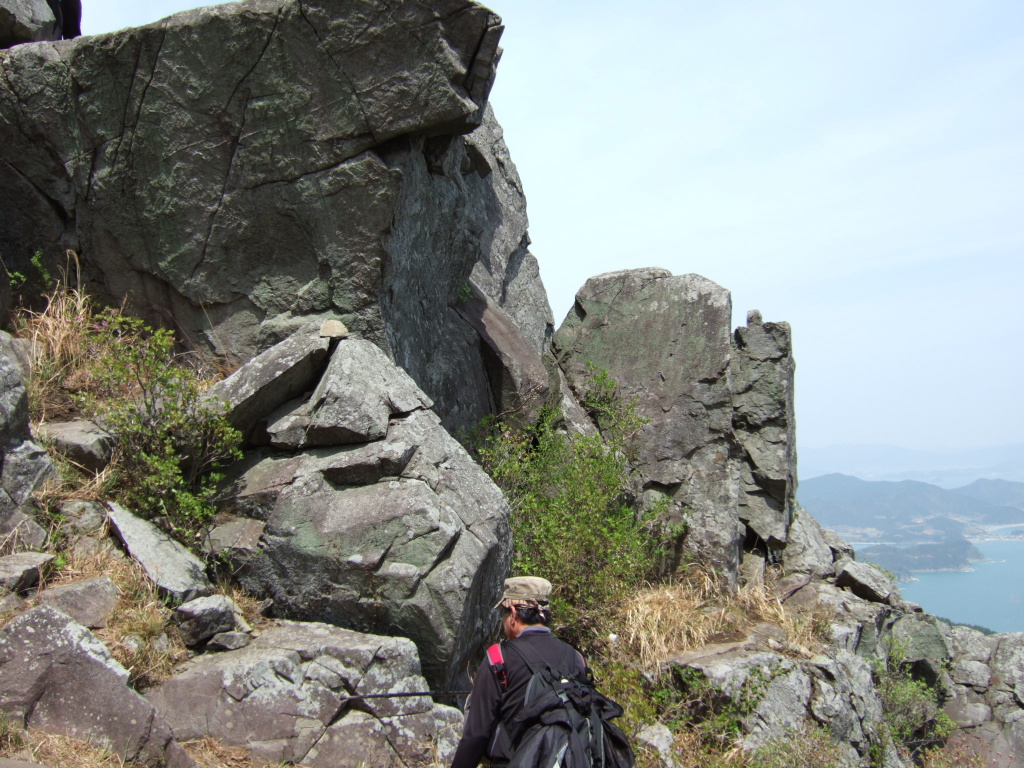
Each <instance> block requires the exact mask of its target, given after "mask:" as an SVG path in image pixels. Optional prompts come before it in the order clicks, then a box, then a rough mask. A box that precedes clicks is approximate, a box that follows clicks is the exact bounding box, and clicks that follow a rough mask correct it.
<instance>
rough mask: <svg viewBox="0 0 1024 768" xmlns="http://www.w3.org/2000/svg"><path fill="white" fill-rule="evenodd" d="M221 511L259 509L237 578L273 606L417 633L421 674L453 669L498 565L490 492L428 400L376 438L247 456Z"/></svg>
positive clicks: (441, 676) (487, 603) (479, 618)
mask: <svg viewBox="0 0 1024 768" xmlns="http://www.w3.org/2000/svg"><path fill="white" fill-rule="evenodd" d="M249 463H250V466H249V467H248V469H246V471H244V473H242V474H241V475H240V476H239V477H238V478H237V479H236V480H235V482H234V483H233V485H232V487H231V490H230V491H229V493H228V494H227V495H226V500H225V504H226V505H228V506H230V507H231V511H233V512H235V513H236V514H237V513H245V514H247V515H249V516H251V517H254V518H259V519H265V520H266V529H265V531H264V534H263V542H262V547H261V550H260V551H259V553H257V554H254V555H252V556H251V557H249V558H248V559H246V560H245V561H244V562H243V563H242V564H241V566H240V570H239V572H238V578H239V579H240V580H241V582H242V583H243V584H244V585H245V586H247V587H248V588H249V589H251V590H254V591H255V592H256V593H258V594H259V593H262V594H266V595H267V596H269V597H271V598H272V599H273V600H274V611H275V614H276V615H278V616H283V617H286V618H292V619H302V620H315V621H328V622H330V623H332V624H338V625H342V626H346V627H352V628H355V629H360V630H365V631H372V630H376V631H384V630H387V631H389V632H397V633H400V634H402V635H405V636H407V637H410V638H412V639H413V640H414V641H416V643H417V645H418V646H419V648H420V649H421V650H420V653H421V656H422V657H423V660H424V666H425V668H426V671H427V676H428V678H431V680H432V682H434V684H440V685H450V684H455V682H454V681H455V680H456V679H459V680H463V676H464V675H465V672H464V670H465V667H466V663H467V662H468V661H469V659H470V658H471V657H473V655H474V654H477V653H479V652H481V649H480V648H479V647H478V645H479V643H480V642H481V640H480V638H482V637H484V636H485V635H486V634H487V627H489V626H491V625H492V624H493V615H492V614H493V612H492V611H491V605H493V600H494V597H493V595H494V594H496V592H497V591H498V585H500V583H501V579H502V578H504V575H505V572H506V569H507V567H508V558H509V554H510V553H509V550H508V543H507V538H506V531H507V528H506V525H507V523H506V515H507V506H506V505H505V501H504V499H503V498H502V496H501V493H500V491H499V490H498V489H497V488H496V487H495V486H494V485H493V483H492V482H491V481H490V479H489V478H488V477H487V476H486V475H485V474H484V473H483V471H482V470H481V469H480V468H479V467H478V466H477V465H476V464H475V463H473V461H472V460H471V459H470V457H469V456H468V455H467V454H466V453H465V451H464V450H463V449H462V447H461V446H460V445H459V444H458V443H457V442H456V441H455V440H453V439H452V438H451V437H450V436H449V435H448V433H447V432H446V431H445V430H444V428H443V427H441V425H440V422H439V420H438V419H437V417H436V416H434V414H432V413H430V412H428V411H415V412H413V413H412V414H410V415H409V416H407V417H405V418H402V419H395V420H393V423H392V424H391V426H390V427H389V429H388V433H387V436H386V438H384V439H383V440H379V441H376V442H373V443H368V444H366V445H363V446H353V447H338V448H330V449H317V450H314V451H308V452H306V453H303V454H299V455H297V456H292V455H281V454H267V455H266V456H265V458H262V459H260V458H259V457H258V456H254V457H253V459H252V460H250V462H249Z"/></svg>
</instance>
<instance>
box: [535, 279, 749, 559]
mask: <svg viewBox="0 0 1024 768" xmlns="http://www.w3.org/2000/svg"><path fill="white" fill-rule="evenodd" d="M730 322H731V299H730V297H729V292H728V291H726V290H725V289H724V288H721V287H720V286H718V285H716V284H715V283H712V282H711V281H710V280H707V279H705V278H703V277H700V276H699V275H682V276H679V277H673V276H672V274H671V273H670V272H668V271H667V270H664V269H637V270H629V271H623V272H610V273H608V274H604V275H598V276H597V277H592V278H590V279H589V280H588V281H587V282H586V284H585V285H584V286H583V287H582V288H581V289H580V290H579V292H578V293H577V294H576V303H575V305H574V307H573V309H572V310H571V311H570V312H569V314H568V315H567V316H566V318H565V321H564V322H563V323H562V325H561V327H560V328H559V329H558V331H557V332H556V333H555V336H554V339H553V343H552V349H553V351H554V354H555V357H556V359H557V360H558V364H559V366H560V367H561V369H562V371H563V372H564V374H565V376H566V379H567V380H568V382H569V385H570V386H571V387H572V389H573V391H574V392H575V393H576V394H577V396H582V394H583V393H584V392H585V391H586V388H587V386H588V384H589V381H590V377H591V372H590V366H591V365H593V366H596V367H597V368H600V369H605V370H607V371H608V372H609V373H610V374H611V376H612V378H614V379H615V380H616V381H617V382H618V383H619V389H620V393H621V396H622V397H623V398H624V399H626V400H630V399H632V398H636V399H637V401H638V404H639V413H640V415H641V416H643V417H645V418H647V419H648V423H647V424H646V425H645V426H643V427H642V428H641V429H640V431H639V433H638V435H637V437H636V445H637V448H638V451H639V453H638V461H639V471H640V474H641V476H642V478H643V489H644V490H654V491H657V492H661V493H663V494H665V495H667V496H670V497H671V498H672V501H673V503H674V504H675V505H676V506H677V507H679V508H681V509H682V510H684V511H685V514H686V519H687V524H688V527H689V532H688V535H687V540H686V545H687V548H688V550H689V553H690V554H691V555H692V556H693V557H695V558H697V559H699V560H701V561H704V562H710V563H713V564H715V565H717V566H719V567H721V568H722V570H723V571H724V572H726V573H727V574H730V575H732V576H733V577H735V574H736V569H737V567H738V564H739V559H740V547H741V545H742V543H743V539H744V530H743V526H742V525H741V523H740V521H739V519H738V517H737V514H736V504H737V485H736V482H735V481H734V480H733V478H732V467H731V465H730V462H729V456H730V435H731V431H732V392H731V390H730V387H729V360H730V353H731V343H730V339H729V326H730Z"/></svg>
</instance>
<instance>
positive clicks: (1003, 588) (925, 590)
mask: <svg viewBox="0 0 1024 768" xmlns="http://www.w3.org/2000/svg"><path fill="white" fill-rule="evenodd" d="M972 543H973V544H974V546H976V547H977V548H978V549H980V550H981V552H982V553H983V554H984V555H985V558H986V561H985V562H981V563H973V564H972V565H973V568H974V570H973V571H967V572H950V573H915V574H914V577H915V578H916V579H917V581H911V582H905V583H902V584H900V591H901V592H902V593H903V599H904V600H909V601H911V602H913V603H917V604H918V605H920V606H921V607H922V608H924V610H925V611H926V612H927V613H930V614H933V615H935V616H941V617H943V618H945V619H950V620H951V621H952V622H953V623H954V624H975V625H978V626H982V627H987V628H988V629H991V630H992V631H994V632H1024V540H1020V539H1017V540H1016V541H975V542H972Z"/></svg>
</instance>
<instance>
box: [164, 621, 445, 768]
mask: <svg viewBox="0 0 1024 768" xmlns="http://www.w3.org/2000/svg"><path fill="white" fill-rule="evenodd" d="M425 690H427V682H426V680H424V678H423V677H422V676H421V674H420V668H419V661H418V658H417V655H416V649H415V647H414V646H413V645H412V643H410V642H409V641H408V640H404V639H400V638H392V637H378V636H374V635H363V634H359V633H356V632H350V631H347V630H344V629H339V628H337V627H333V626H329V625H326V624H305V623H294V622H282V623H280V624H278V625H276V626H274V627H272V628H271V629H269V630H267V631H265V632H263V634H261V635H260V636H259V637H258V638H256V639H255V640H253V641H252V643H250V644H249V645H248V646H247V647H245V648H244V649H242V650H238V651H231V652H227V653H218V654H207V655H204V656H201V657H199V658H196V659H194V660H192V661H190V662H189V663H188V664H187V665H186V666H185V667H184V668H183V669H182V670H181V671H180V672H179V673H178V674H177V675H175V677H174V678H172V679H171V680H168V681H167V682H165V683H162V684H161V685H159V686H157V687H156V688H154V689H153V690H151V691H150V692H149V693H148V694H147V698H148V699H149V701H150V702H152V703H153V705H154V706H155V707H156V708H157V710H158V711H159V712H160V713H161V715H162V716H163V717H164V718H166V720H167V721H168V722H169V723H170V724H171V727H172V728H173V729H174V733H175V735H176V736H177V737H178V738H179V739H185V740H190V739H201V738H205V737H207V736H211V737H213V738H215V739H217V740H219V741H221V742H223V743H227V744H238V745H243V746H245V747H247V748H248V749H249V751H250V752H251V753H252V754H253V756H254V757H256V758H257V759H261V760H265V761H267V762H272V763H275V764H276V763H278V762H288V763H289V764H290V763H292V762H294V763H296V764H299V765H309V766H332V767H333V766H342V767H344V766H351V768H355V767H356V766H360V765H366V766H374V768H378V767H379V768H391V766H404V765H419V764H427V763H429V762H431V761H430V760H428V759H426V758H428V756H429V750H430V747H431V744H432V743H433V744H434V745H435V749H436V750H437V758H436V759H437V760H438V761H439V762H440V763H442V764H444V763H447V762H448V761H449V760H450V759H451V756H452V753H453V751H454V745H455V743H456V742H457V740H458V734H459V733H460V732H461V724H462V715H461V713H460V712H459V711H458V710H456V709H452V708H450V707H445V706H441V705H438V704H435V703H434V702H433V701H432V700H431V699H430V698H429V697H426V696H397V697H393V698H388V697H386V696H385V697H381V695H382V694H403V693H415V692H418V691H425ZM367 694H369V695H370V697H368V698H362V697H363V696H366V695H367Z"/></svg>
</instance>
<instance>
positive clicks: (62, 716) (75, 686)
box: [0, 606, 195, 768]
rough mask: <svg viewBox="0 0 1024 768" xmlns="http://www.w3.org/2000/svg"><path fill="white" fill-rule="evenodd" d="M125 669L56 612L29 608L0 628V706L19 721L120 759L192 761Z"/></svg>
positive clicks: (182, 766)
mask: <svg viewBox="0 0 1024 768" xmlns="http://www.w3.org/2000/svg"><path fill="white" fill-rule="evenodd" d="M127 683H128V672H127V671H126V670H125V669H124V668H123V667H122V666H121V665H120V664H118V663H117V661H115V660H114V658H113V657H112V656H111V655H110V652H109V651H108V650H107V647H106V646H105V645H103V643H101V642H100V641H99V640H98V639H96V637H95V636H94V635H93V634H92V633H91V632H89V630H87V629H86V628H85V627H83V626H81V625H80V624H77V623H75V622H74V621H73V620H72V619H71V618H69V617H68V616H67V615H65V614H64V613H61V612H60V611H57V610H54V609H53V608H50V607H45V606H44V607H39V608H33V609H32V610H29V611H26V612H25V613H23V614H21V615H20V616H17V617H15V618H14V619H12V620H11V621H10V623H8V624H7V625H6V626H5V627H4V628H3V629H2V630H0V710H3V711H4V712H6V713H7V714H8V715H10V716H12V717H13V718H14V720H15V722H17V723H18V724H19V725H21V726H23V727H26V728H33V729H36V730H39V731H43V732H44V733H56V734H61V735H67V736H73V737H75V738H82V739H88V740H90V741H92V742H93V743H94V744H98V745H102V746H104V747H106V748H108V749H110V750H111V751H112V752H114V753H115V754H117V755H118V756H120V757H121V758H122V759H123V760H126V761H131V760H139V761H142V762H145V763H147V764H150V765H154V766H156V765H164V764H165V763H164V761H166V763H167V765H168V766H171V765H174V766H178V767H179V768H186V766H194V765H195V764H194V763H193V762H192V760H191V759H190V758H188V756H187V755H186V754H185V752H184V750H183V749H182V748H181V747H180V746H179V745H178V744H177V743H176V742H175V741H174V740H173V738H172V734H171V728H170V727H169V726H168V724H167V722H166V721H165V720H164V718H162V717H161V716H160V715H159V714H157V712H156V710H155V709H154V708H153V705H152V704H150V703H149V702H147V701H146V700H145V699H143V698H142V697H141V696H139V694H137V693H136V692H135V691H133V690H132V689H130V688H129V687H128V685H127Z"/></svg>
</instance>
